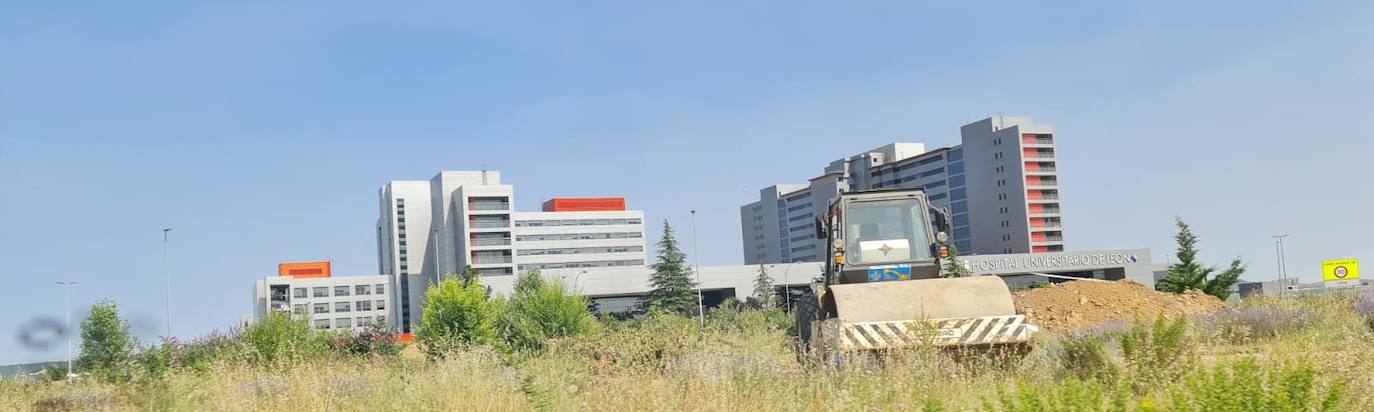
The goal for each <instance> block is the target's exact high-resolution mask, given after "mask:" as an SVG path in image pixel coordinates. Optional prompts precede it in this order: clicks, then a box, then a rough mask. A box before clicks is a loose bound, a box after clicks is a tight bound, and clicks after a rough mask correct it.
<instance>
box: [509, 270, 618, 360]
mask: <svg viewBox="0 0 1374 412" xmlns="http://www.w3.org/2000/svg"><path fill="white" fill-rule="evenodd" d="M501 308H502V309H503V310H501V311H500V317H499V322H498V329H499V330H500V334H501V337H502V339H503V340H504V341H505V343H506V344H507V345H509V346H510V347H511V348H513V349H516V350H522V351H539V350H543V349H544V345H545V342H547V341H548V340H550V339H555V338H562V337H569V336H580V335H585V334H587V333H588V332H591V331H592V330H593V329H595V328H596V326H597V325H596V318H594V317H592V314H591V312H589V311H588V310H587V298H585V297H583V296H580V295H577V294H574V293H570V292H568V290H567V287H566V286H564V285H563V284H562V283H558V282H548V281H546V280H544V278H542V277H540V275H539V272H538V271H530V272H528V273H525V274H523V275H520V278H519V279H517V280H516V282H515V293H514V296H512V297H511V300H510V302H509V303H508V304H507V305H505V306H504V307H501Z"/></svg>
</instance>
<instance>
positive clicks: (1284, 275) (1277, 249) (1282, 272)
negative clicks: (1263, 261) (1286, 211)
mask: <svg viewBox="0 0 1374 412" xmlns="http://www.w3.org/2000/svg"><path fill="white" fill-rule="evenodd" d="M1286 237H1288V235H1275V236H1274V255H1275V257H1277V258H1278V270H1279V279H1282V280H1283V281H1284V282H1283V283H1287V281H1288V265H1287V264H1286V263H1287V262H1284V256H1283V238H1286ZM1287 287H1288V285H1286V284H1285V285H1284V288H1287Z"/></svg>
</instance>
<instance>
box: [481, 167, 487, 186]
mask: <svg viewBox="0 0 1374 412" xmlns="http://www.w3.org/2000/svg"><path fill="white" fill-rule="evenodd" d="M486 184H487V165H482V185H484V186H485V185H486Z"/></svg>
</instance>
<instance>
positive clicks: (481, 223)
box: [468, 220, 510, 229]
mask: <svg viewBox="0 0 1374 412" xmlns="http://www.w3.org/2000/svg"><path fill="white" fill-rule="evenodd" d="M468 226H470V227H474V228H482V229H486V228H498V227H510V221H509V220H473V221H469V222H468Z"/></svg>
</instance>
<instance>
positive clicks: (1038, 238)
mask: <svg viewBox="0 0 1374 412" xmlns="http://www.w3.org/2000/svg"><path fill="white" fill-rule="evenodd" d="M1049 238H1050V237H1049V236H1048V235H1046V234H1045V232H1031V241H1032V242H1044V241H1045V240H1046V239H1049Z"/></svg>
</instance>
